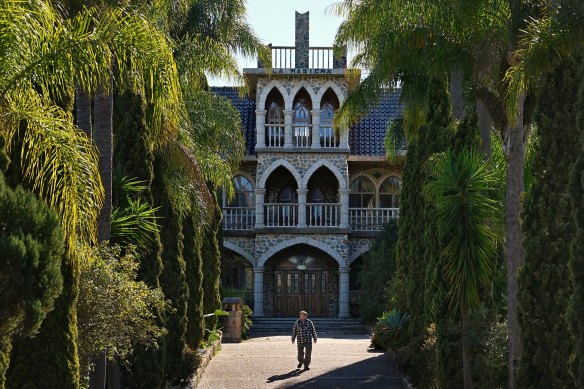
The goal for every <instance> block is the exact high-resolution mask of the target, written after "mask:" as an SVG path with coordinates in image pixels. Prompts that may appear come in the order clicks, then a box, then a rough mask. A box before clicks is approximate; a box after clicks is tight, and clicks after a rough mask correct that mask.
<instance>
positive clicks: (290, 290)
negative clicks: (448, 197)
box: [286, 274, 292, 294]
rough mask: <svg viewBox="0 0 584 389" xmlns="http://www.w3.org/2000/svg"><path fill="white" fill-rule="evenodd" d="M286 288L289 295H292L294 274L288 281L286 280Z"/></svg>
mask: <svg viewBox="0 0 584 389" xmlns="http://www.w3.org/2000/svg"><path fill="white" fill-rule="evenodd" d="M286 286H287V289H288V294H292V274H288V279H287V280H286Z"/></svg>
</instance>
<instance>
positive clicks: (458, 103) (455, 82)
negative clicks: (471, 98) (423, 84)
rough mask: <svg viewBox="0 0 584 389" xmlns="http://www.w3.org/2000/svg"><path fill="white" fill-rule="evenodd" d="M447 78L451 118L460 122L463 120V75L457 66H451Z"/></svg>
mask: <svg viewBox="0 0 584 389" xmlns="http://www.w3.org/2000/svg"><path fill="white" fill-rule="evenodd" d="M449 76H450V105H451V107H452V118H453V119H455V120H458V121H459V122H460V121H462V119H464V89H463V85H462V81H463V76H464V74H463V73H462V69H460V68H459V67H458V66H452V67H451V68H450V75H449Z"/></svg>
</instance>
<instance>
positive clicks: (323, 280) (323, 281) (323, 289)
mask: <svg viewBox="0 0 584 389" xmlns="http://www.w3.org/2000/svg"><path fill="white" fill-rule="evenodd" d="M326 278H327V274H326V272H325V271H323V272H322V276H321V280H320V289H321V293H322V294H326V288H327V285H326Z"/></svg>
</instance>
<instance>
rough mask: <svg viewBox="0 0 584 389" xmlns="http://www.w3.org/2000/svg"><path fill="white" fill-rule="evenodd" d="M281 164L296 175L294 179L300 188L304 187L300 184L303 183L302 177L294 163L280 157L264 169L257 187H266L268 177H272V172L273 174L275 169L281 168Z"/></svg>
mask: <svg viewBox="0 0 584 389" xmlns="http://www.w3.org/2000/svg"><path fill="white" fill-rule="evenodd" d="M280 166H283V167H285V168H286V169H288V171H289V172H290V173H291V174H292V176H294V179H295V180H296V183H297V184H298V188H302V187H301V186H300V184H301V183H302V177H301V176H300V174H299V173H298V171H297V170H296V168H295V167H294V166H292V164H291V163H290V162H288V161H286V160H285V159H279V160H277V161H275V162H274V163H272V164H271V165H270V166H269V167H268V168H267V169H266V170H264V173H263V174H262V177H261V178H260V180H259V181H258V183H257V187H256V188H258V189H265V187H266V181H267V180H268V177H270V174H272V172H273V171H274V170H276V169H277V168H279V167H280Z"/></svg>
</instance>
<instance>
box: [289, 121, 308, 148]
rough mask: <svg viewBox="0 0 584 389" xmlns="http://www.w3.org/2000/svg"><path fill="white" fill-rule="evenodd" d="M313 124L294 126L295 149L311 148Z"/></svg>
mask: <svg viewBox="0 0 584 389" xmlns="http://www.w3.org/2000/svg"><path fill="white" fill-rule="evenodd" d="M311 129H312V125H311V124H294V125H293V126H292V131H293V132H292V134H293V137H292V139H293V142H294V147H310V145H311V143H312V142H311V139H312V135H311V134H312V131H311Z"/></svg>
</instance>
